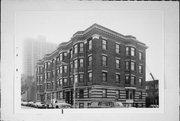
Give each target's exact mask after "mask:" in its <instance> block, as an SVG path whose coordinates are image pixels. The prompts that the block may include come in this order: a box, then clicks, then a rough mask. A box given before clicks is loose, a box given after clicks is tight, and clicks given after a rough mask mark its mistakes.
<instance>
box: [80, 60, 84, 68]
mask: <svg viewBox="0 0 180 121" xmlns="http://www.w3.org/2000/svg"><path fill="white" fill-rule="evenodd" d="M83 66H84V59H83V58H80V59H79V67H80V68H83Z"/></svg>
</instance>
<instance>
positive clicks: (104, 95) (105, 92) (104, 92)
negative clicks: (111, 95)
mask: <svg viewBox="0 0 180 121" xmlns="http://www.w3.org/2000/svg"><path fill="white" fill-rule="evenodd" d="M103 97H107V89H105V90H103Z"/></svg>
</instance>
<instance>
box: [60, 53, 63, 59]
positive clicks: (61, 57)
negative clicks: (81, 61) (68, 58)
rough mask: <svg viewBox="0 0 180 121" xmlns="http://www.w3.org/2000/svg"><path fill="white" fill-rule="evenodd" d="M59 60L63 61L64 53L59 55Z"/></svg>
mask: <svg viewBox="0 0 180 121" xmlns="http://www.w3.org/2000/svg"><path fill="white" fill-rule="evenodd" d="M59 60H60V61H62V60H63V56H62V53H60V54H59Z"/></svg>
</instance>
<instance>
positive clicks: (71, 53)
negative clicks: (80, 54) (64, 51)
mask: <svg viewBox="0 0 180 121" xmlns="http://www.w3.org/2000/svg"><path fill="white" fill-rule="evenodd" d="M72 56H73V51H72V49H70V50H69V58H72Z"/></svg>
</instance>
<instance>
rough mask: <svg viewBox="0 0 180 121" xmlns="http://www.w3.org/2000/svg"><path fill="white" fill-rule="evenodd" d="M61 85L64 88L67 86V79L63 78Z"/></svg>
mask: <svg viewBox="0 0 180 121" xmlns="http://www.w3.org/2000/svg"><path fill="white" fill-rule="evenodd" d="M63 85H64V86H67V78H64V79H63Z"/></svg>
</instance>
